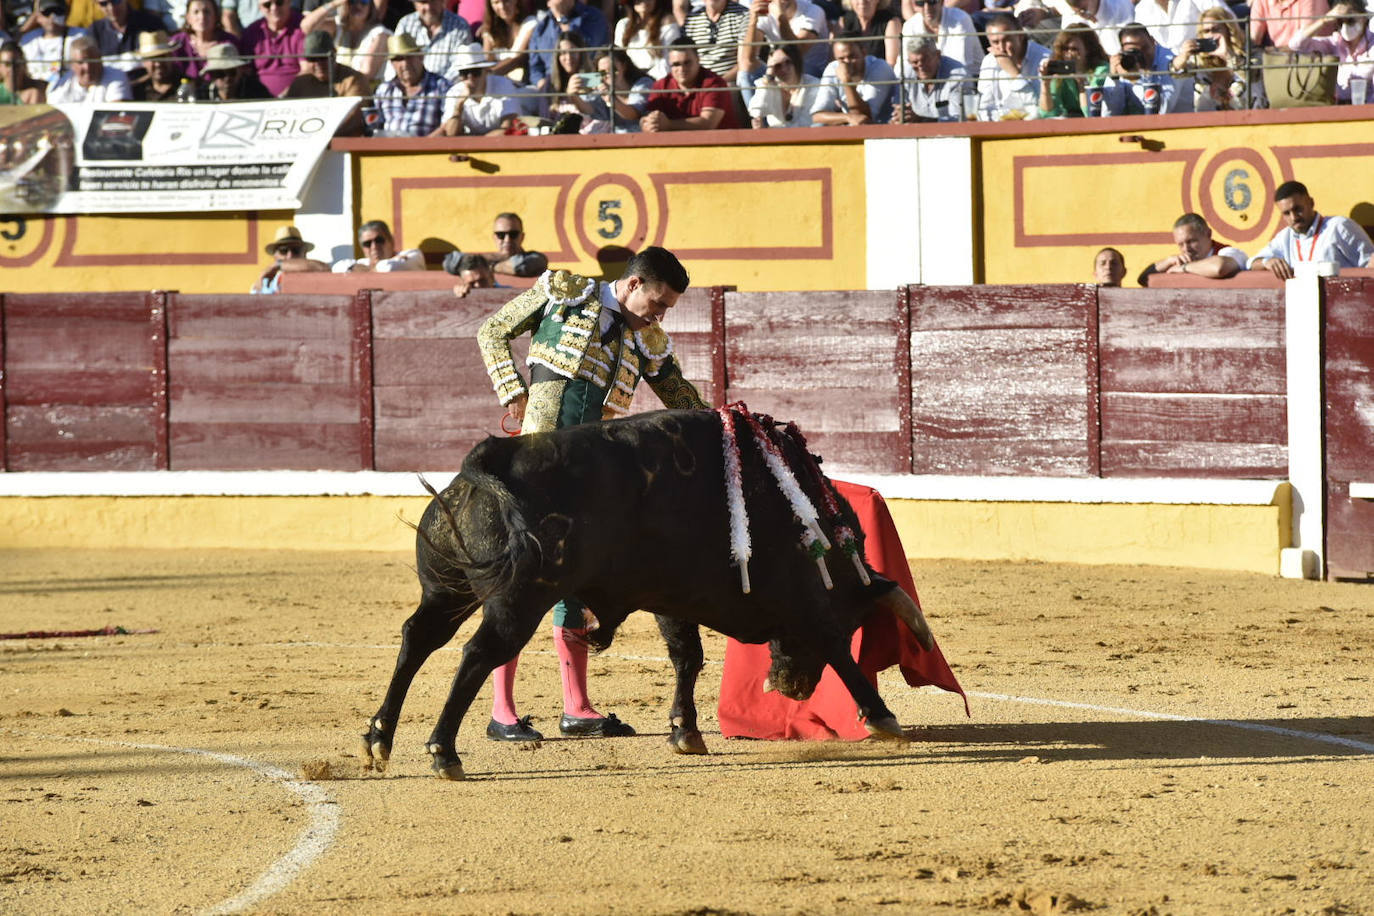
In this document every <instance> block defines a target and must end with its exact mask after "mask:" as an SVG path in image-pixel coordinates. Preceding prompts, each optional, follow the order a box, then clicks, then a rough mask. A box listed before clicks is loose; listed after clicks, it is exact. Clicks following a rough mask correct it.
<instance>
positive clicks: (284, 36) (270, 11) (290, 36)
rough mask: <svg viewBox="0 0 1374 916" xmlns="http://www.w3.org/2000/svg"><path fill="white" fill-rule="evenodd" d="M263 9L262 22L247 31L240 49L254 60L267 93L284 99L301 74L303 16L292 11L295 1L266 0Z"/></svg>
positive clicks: (256, 23) (303, 41) (261, 6)
mask: <svg viewBox="0 0 1374 916" xmlns="http://www.w3.org/2000/svg"><path fill="white" fill-rule="evenodd" d="M259 7H260V8H261V9H262V18H261V19H259V20H258V21H257V22H254V23H253V24H252V25H249V26H247V27H246V28H245V29H244V30H243V37H242V38H241V39H239V49H240V50H241V51H243V53H244V54H247V55H250V56H251V57H252V58H253V67H254V69H256V70H257V71H258V79H260V80H262V84H263V85H264V86H266V87H267V91H268V92H270V93H272V95H274V96H276V97H280V96H281V95H282V93H284V92H286V89H287V87H288V86H290V85H291V81H292V80H293V79H295V78H296V74H298V73H300V72H301V50H302V49H303V48H304V46H305V33H304V32H302V31H301V14H300V13H298V12H296V11H295V10H294V9H292V8H291V0H262V2H261V3H260V4H259Z"/></svg>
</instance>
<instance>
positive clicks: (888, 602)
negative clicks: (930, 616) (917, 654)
mask: <svg viewBox="0 0 1374 916" xmlns="http://www.w3.org/2000/svg"><path fill="white" fill-rule="evenodd" d="M875 603H876V604H877V605H878V607H881V608H887V609H888V610H889V611H891V612H892V613H894V614H896V615H897V618H898V619H899V620H901V621H902V623H904V624H906V625H907V629H909V630H911V632H912V633H914V634H916V641H917V642H919V643H920V644H921V647H922V648H924V649H925V650H926V651H927V652H929V651H931V650H932V649H934V648H935V637H934V636H933V635H932V634H931V632H930V624H928V623H926V617H925V615H924V614H922V613H921V608H920V606H919V605H917V604H916V602H915V601H912V600H911V596H910V595H908V594H907V593H906V592H905V591H904V590H903V589H902V588H900V587H898V588H894V589H891V590H890V591H888V593H887V594H885V595H883V596H882V597H881V598H879V599H878V600H877V601H876V602H875Z"/></svg>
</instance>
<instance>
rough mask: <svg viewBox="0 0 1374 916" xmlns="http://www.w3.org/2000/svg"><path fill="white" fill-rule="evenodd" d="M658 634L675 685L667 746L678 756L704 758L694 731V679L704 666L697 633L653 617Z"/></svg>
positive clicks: (703, 748) (678, 622)
mask: <svg viewBox="0 0 1374 916" xmlns="http://www.w3.org/2000/svg"><path fill="white" fill-rule="evenodd" d="M654 619H655V620H657V621H658V631H659V632H660V633H662V634H663V639H664V641H665V642H667V644H668V657H669V658H670V659H672V662H673V671H674V672H675V673H676V674H677V683H676V684H675V685H674V687H673V708H672V710H671V711H670V712H669V713H668V724H669V727H670V728H671V732H670V733H669V735H668V745H669V746H670V747H671V748H672V749H673V750H674V751H676V752H677V753H679V754H705V753H707V750H706V742H705V741H703V740H702V737H701V731H700V730H699V729H698V728H697V701H696V689H697V675H698V674H700V673H701V667H702V665H703V664H704V663H705V655H704V654H703V652H702V651H701V630H700V629H699V628H698V627H697V625H696V624H694V623H688V622H686V621H682V620H673V619H672V618H669V617H660V616H658V615H657V614H655V615H654Z"/></svg>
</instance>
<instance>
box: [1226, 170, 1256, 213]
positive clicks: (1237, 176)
mask: <svg viewBox="0 0 1374 916" xmlns="http://www.w3.org/2000/svg"><path fill="white" fill-rule="evenodd" d="M1249 177H1250V173H1249V172H1247V171H1245V169H1232V170H1231V171H1229V172H1227V173H1226V183H1225V185H1223V187H1222V196H1223V197H1225V198H1226V206H1228V207H1230V208H1231V209H1232V210H1236V211H1241V210H1247V209H1249V207H1250V201H1251V200H1252V199H1253V198H1252V196H1251V194H1250V186H1249V185H1248V184H1243V183H1242V179H1245V178H1249Z"/></svg>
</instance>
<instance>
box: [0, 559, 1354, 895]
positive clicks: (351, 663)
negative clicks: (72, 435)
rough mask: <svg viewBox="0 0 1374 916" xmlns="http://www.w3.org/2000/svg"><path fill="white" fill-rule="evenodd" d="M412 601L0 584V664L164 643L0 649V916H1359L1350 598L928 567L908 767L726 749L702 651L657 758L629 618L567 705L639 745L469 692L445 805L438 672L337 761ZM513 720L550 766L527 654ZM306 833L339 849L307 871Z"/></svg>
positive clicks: (1069, 573)
mask: <svg viewBox="0 0 1374 916" xmlns="http://www.w3.org/2000/svg"><path fill="white" fill-rule="evenodd" d="M408 564H409V558H408V557H406V556H404V555H401V554H367V553H350V554H342V553H340V554H329V553H283V552H253V551H213V552H198V551H167V552H153V551H118V552H117V551H106V552H101V551H91V552H56V551H13V552H7V553H3V554H0V631H4V632H16V631H27V630H34V629H45V630H52V629H61V630H75V629H88V628H103V627H105V626H109V625H120V626H124V627H126V628H128V629H156V630H158V632H157V633H155V634H145V635H126V636H102V637H97V638H91V639H47V640H25V641H22V642H21V641H15V642H4V643H0V696H3V698H4V701H3V703H0V733H3V735H4V740H5V750H4V752H3V754H0V803H3V809H0V810H3V815H4V816H3V817H2V818H0V911H4V912H7V913H52V912H69V911H70V912H112V913H121V912H135V911H147V910H154V911H162V912H171V911H181V910H201V909H204V908H206V907H213V906H215V905H216V904H218V903H220V902H223V901H231V900H236V899H237V900H238V902H240V903H241V902H243V900H244V899H245V898H243V897H240V896H239V895H241V894H244V892H245V890H246V889H249V888H252V887H255V886H256V885H255V882H257V881H259V879H260V878H262V877H263V876H264V875H266V876H268V877H269V879H270V880H269V881H268V889H267V891H266V892H264V894H265V895H263V896H260V897H258V898H255V899H257V900H259V901H260V902H259V903H258V906H259V908H260V910H262V911H266V912H361V911H366V912H369V913H376V912H387V913H391V912H397V913H422V912H424V913H428V912H435V911H441V912H455V913H501V914H504V913H552V912H557V913H573V914H584V913H585V914H591V913H608V912H617V913H662V914H686V913H803V912H805V913H855V914H857V913H871V912H873V911H874V909H876V908H878V907H888V908H890V910H889V911H890V912H904V913H905V912H929V911H948V910H950V909H954V910H958V911H964V912H1007V913H1011V912H1033V913H1063V912H1070V911H1088V910H1095V911H1103V912H1113V913H1170V912H1177V913H1189V914H1193V913H1217V914H1223V913H1225V914H1231V913H1236V912H1261V913H1283V912H1296V913H1327V914H1354V913H1370V912H1374V902H1371V897H1370V893H1369V889H1370V888H1371V887H1374V813H1371V805H1370V804H1369V786H1370V785H1371V784H1372V783H1374V753H1371V749H1372V748H1374V721H1371V719H1370V712H1371V709H1374V691H1371V689H1370V687H1371V678H1374V669H1371V665H1370V662H1371V656H1372V655H1374V649H1371V646H1374V590H1371V589H1369V588H1368V587H1363V586H1357V585H1348V584H1332V583H1317V582H1294V581H1284V580H1278V579H1273V578H1268V577H1263V576H1256V575H1247V574H1227V573H1209V572H1199V571H1193V570H1181V569H1156V568H1146V567H1085V566H1070V565H1045V564H1025V563H1022V564H1012V563H963V562H923V563H918V564H915V565H914V572H915V575H916V581H917V583H918V585H919V587H920V589H921V594H922V598H923V601H924V604H925V607H926V610H927V616H928V617H929V619H930V622H931V625H932V627H933V628H934V629H935V632H936V636H937V638H938V639H939V640H940V643H941V646H942V648H943V649H944V651H945V654H946V656H947V657H948V658H949V660H950V662H951V664H952V665H953V667H954V669H955V671H956V673H957V674H958V675H959V677H960V679H961V681H962V682H963V684H964V686H965V688H966V689H968V690H969V691H970V693H971V694H972V707H973V717H972V719H966V718H964V715H963V707H962V704H961V703H960V701H959V700H958V698H957V697H955V696H953V695H951V694H944V693H939V692H930V691H917V690H912V689H910V688H908V687H906V686H905V685H904V684H903V683H902V682H901V680H900V677H897V676H896V675H895V674H894V673H893V672H887V673H885V674H884V675H883V677H882V678H881V680H880V688H881V689H882V691H883V694H884V696H885V698H886V699H887V701H888V703H889V705H890V706H891V707H892V708H893V711H894V712H895V713H896V714H897V716H898V718H899V719H900V721H901V722H902V723H903V724H904V725H905V726H906V727H907V728H908V729H909V731H910V733H911V734H912V736H913V737H914V739H915V740H914V741H912V742H911V743H910V744H906V745H893V744H888V743H870V742H863V743H858V744H845V743H771V742H753V741H726V740H723V739H721V738H720V736H719V734H718V732H717V733H715V734H712V733H711V731H710V730H711V729H713V728H716V723H715V719H714V715H713V712H714V704H715V700H716V693H715V691H716V689H717V685H718V683H719V667H718V665H719V660H720V659H721V658H722V657H723V654H724V649H723V642H722V640H720V639H719V638H718V637H715V636H713V635H708V637H707V640H706V646H707V656H708V658H709V659H712V660H714V661H713V662H711V663H710V664H709V665H708V668H707V670H706V672H705V673H704V674H703V677H702V680H701V686H700V688H699V691H698V701H699V703H700V706H701V709H702V712H703V722H702V726H703V731H705V732H706V738H707V743H708V745H709V747H710V749H711V751H712V753H711V755H710V756H706V757H679V756H675V755H673V754H671V753H670V752H669V751H668V749H667V747H666V745H665V739H666V734H667V728H666V716H667V705H668V698H669V692H670V687H671V677H672V675H671V670H670V668H669V666H668V665H667V663H666V661H665V660H664V659H663V658H662V656H663V654H664V651H663V647H662V644H661V641H660V640H659V637H658V635H657V632H656V629H655V627H654V626H653V623H652V620H651V618H649V617H648V616H647V615H637V616H636V617H633V618H631V620H630V621H629V622H627V624H626V625H625V627H624V628H623V629H622V631H621V633H620V635H619V636H618V637H617V639H616V642H615V645H614V646H613V647H612V648H611V649H610V650H609V652H607V653H606V654H604V655H603V656H601V657H600V658H598V659H594V660H593V662H592V683H591V686H592V692H593V698H594V699H595V700H596V702H597V703H598V705H599V706H600V708H601V709H603V711H606V712H611V711H614V712H616V713H618V714H619V715H620V716H621V718H623V719H625V720H627V721H629V722H631V723H632V724H634V725H635V726H636V727H637V728H639V729H640V736H638V737H635V738H630V739H617V740H610V741H585V740H584V741H576V740H560V739H557V738H550V739H548V740H546V741H544V742H543V744H542V745H541V746H540V747H538V748H535V749H531V748H526V747H516V746H511V745H505V744H499V743H495V742H490V741H487V740H486V739H485V738H484V737H483V735H482V730H483V727H484V726H485V724H486V718H487V710H488V706H489V703H490V696H489V694H488V693H486V692H485V691H484V693H483V694H482V695H480V696H479V697H478V700H477V702H476V703H475V704H474V706H473V709H472V711H471V713H470V714H469V717H468V720H467V723H466V724H465V726H464V728H463V730H462V731H461V732H460V734H459V745H458V746H459V750H460V752H461V753H462V754H463V758H464V766H465V768H466V770H467V773H468V779H467V781H465V782H461V783H445V782H442V781H440V780H438V779H435V778H434V777H433V776H432V775H431V774H430V773H429V771H428V760H427V758H426V755H425V754H424V751H423V741H424V739H425V737H426V736H427V735H428V733H429V730H430V728H431V726H432V723H433V721H434V718H435V717H436V716H437V714H438V712H439V709H440V707H441V705H442V702H443V697H444V696H445V695H446V693H447V690H448V682H449V680H450V678H451V677H452V673H453V670H454V668H455V666H456V664H457V660H458V656H457V653H456V651H455V650H454V649H452V648H450V649H448V650H445V651H442V652H441V653H439V654H437V655H436V656H435V657H434V658H432V659H431V660H430V663H429V664H428V665H427V666H426V668H425V669H424V670H423V671H422V672H421V673H420V676H419V677H418V678H417V680H416V683H415V687H414V688H413V690H412V692H411V696H410V699H409V701H408V703H407V707H406V710H405V713H404V714H403V716H402V721H401V725H400V728H399V731H398V734H397V743H396V746H395V752H394V755H393V757H392V763H391V767H390V768H389V770H388V774H387V775H386V776H385V777H377V776H369V775H366V774H364V773H363V772H362V766H361V763H362V761H361V759H360V757H359V756H358V743H359V735H360V734H361V732H362V730H363V724H364V722H365V721H366V719H367V717H368V716H370V715H371V714H372V713H373V712H375V710H376V708H377V705H378V704H379V703H380V700H381V694H382V691H383V689H384V687H385V684H386V682H387V679H388V677H389V676H390V671H391V667H392V664H393V663H394V660H395V646H396V643H397V639H398V631H399V628H400V625H401V623H402V621H404V619H405V618H406V617H407V616H408V615H409V613H410V611H411V609H412V608H413V604H414V601H415V599H416V598H417V597H418V589H417V586H416V584H415V578H414V574H413V573H412V572H411V571H410V569H409V567H408ZM472 626H473V624H472V623H469V624H467V625H466V626H465V628H464V632H463V633H460V636H459V640H460V641H461V639H463V638H464V635H465V633H466V632H470V629H471V627H472ZM517 689H518V699H519V702H520V706H521V712H522V713H529V714H532V715H533V716H534V720H535V722H534V724H535V726H536V727H540V728H542V730H543V731H544V732H545V734H546V735H549V734H553V735H556V734H557V727H556V722H557V716H558V714H559V712H560V711H561V710H560V690H559V683H558V673H557V662H556V658H555V657H554V655H553V652H552V646H551V643H550V640H549V637H548V636H547V635H545V634H544V633H540V634H539V635H537V636H536V637H535V639H534V641H533V642H532V643H531V645H530V647H529V648H528V649H527V650H526V652H525V654H524V655H523V657H522V662H521V668H520V675H519V681H518V687H517ZM1033 700H1053V701H1056V702H1057V703H1059V704H1060V705H1050V704H1046V703H1037V702H1031V701H1033ZM1064 704H1078V705H1064ZM1131 711H1145V712H1153V713H1161V714H1171V715H1174V716H1178V717H1183V718H1179V719H1167V718H1156V719H1150V718H1144V717H1142V716H1139V715H1136V714H1133V713H1132V712H1131ZM1198 720H1218V721H1198ZM1220 720H1225V721H1220ZM1242 726H1244V727H1242ZM1280 730H1288V731H1287V732H1284V731H1280ZM1310 736H1327V738H1328V739H1334V740H1335V741H1336V742H1339V741H1344V742H1345V743H1343V744H1342V743H1333V741H1332V740H1319V739H1318V738H1317V737H1310ZM204 751H210V752H214V753H215V754H217V755H220V756H214V757H211V756H206V755H205V754H204V753H203V752H204ZM235 761H241V762H238V763H236V762H235ZM252 763H256V764H259V765H261V764H269V765H271V766H273V767H276V768H279V769H280V771H282V775H280V776H271V775H265V774H264V772H262V771H261V770H260V769H253V768H252V766H251V764H252ZM302 778H303V779H306V780H317V781H316V782H310V783H308V785H310V786H314V787H315V790H314V791H317V792H318V793H320V794H319V796H318V798H319V799H322V800H316V801H311V800H310V798H309V797H307V796H305V795H303V794H302V793H301V791H299V790H298V789H292V788H291V786H292V785H293V783H294V781H296V780H300V779H302ZM325 811H328V812H335V813H337V815H338V818H337V825H338V826H337V830H336V831H335V832H332V833H329V834H328V835H327V836H323V837H322V835H321V834H320V833H319V832H318V830H316V832H315V833H314V834H312V833H311V831H312V829H316V827H317V826H318V821H319V819H320V817H321V815H322V812H325ZM311 836H313V837H314V838H315V840H316V841H318V846H319V848H318V849H317V850H315V857H313V858H308V859H305V860H300V859H298V860H297V861H298V862H299V861H305V862H306V864H304V865H299V866H298V867H297V868H296V869H295V870H292V869H291V868H289V867H284V866H283V865H282V863H283V861H290V860H289V856H290V855H292V851H293V849H294V850H299V849H300V845H299V844H301V843H302V842H303V839H302V838H303V837H311ZM274 876H275V877H274ZM273 881H275V882H276V883H275V884H273Z"/></svg>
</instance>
